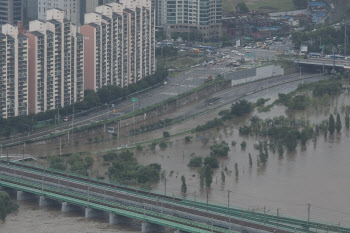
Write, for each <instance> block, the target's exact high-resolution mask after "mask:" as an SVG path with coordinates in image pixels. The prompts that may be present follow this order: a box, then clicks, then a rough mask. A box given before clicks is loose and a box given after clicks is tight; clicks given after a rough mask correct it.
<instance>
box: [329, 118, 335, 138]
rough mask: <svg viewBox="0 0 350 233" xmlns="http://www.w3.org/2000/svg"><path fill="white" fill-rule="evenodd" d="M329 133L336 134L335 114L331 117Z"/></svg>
mask: <svg viewBox="0 0 350 233" xmlns="http://www.w3.org/2000/svg"><path fill="white" fill-rule="evenodd" d="M328 131H329V133H330V134H334V131H335V122H334V116H333V114H331V115H330V116H329V120H328Z"/></svg>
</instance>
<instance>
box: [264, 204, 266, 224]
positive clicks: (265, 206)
mask: <svg viewBox="0 0 350 233" xmlns="http://www.w3.org/2000/svg"><path fill="white" fill-rule="evenodd" d="M265 224H266V206H264V225H265Z"/></svg>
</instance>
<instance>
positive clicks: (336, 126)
mask: <svg viewBox="0 0 350 233" xmlns="http://www.w3.org/2000/svg"><path fill="white" fill-rule="evenodd" d="M335 128H336V130H337V132H338V133H340V130H341V128H342V125H341V120H340V115H339V113H338V114H337V121H336V122H335Z"/></svg>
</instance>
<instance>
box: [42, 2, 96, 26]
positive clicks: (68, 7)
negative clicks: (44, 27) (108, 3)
mask: <svg viewBox="0 0 350 233" xmlns="http://www.w3.org/2000/svg"><path fill="white" fill-rule="evenodd" d="M96 1H98V0H96ZM80 5H81V0H38V19H40V20H46V12H47V11H48V10H49V9H53V8H56V9H61V10H63V11H64V13H65V17H66V18H67V19H68V20H70V21H72V23H74V24H78V25H79V24H80Z"/></svg>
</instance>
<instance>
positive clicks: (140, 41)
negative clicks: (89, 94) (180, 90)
mask: <svg viewBox="0 0 350 233" xmlns="http://www.w3.org/2000/svg"><path fill="white" fill-rule="evenodd" d="M80 32H81V34H83V35H84V37H85V39H84V41H85V43H84V53H85V59H84V61H85V80H84V83H85V89H90V90H95V91H96V90H98V89H100V88H102V87H103V86H106V85H116V86H120V87H126V86H128V85H129V84H132V83H136V82H138V81H140V80H141V79H143V78H145V77H147V76H149V75H151V74H153V73H154V71H155V17H154V14H153V11H152V9H151V0H120V1H119V3H115V2H113V3H108V4H106V5H103V6H98V7H97V8H96V10H95V11H94V12H91V13H88V14H85V25H82V26H81V27H80Z"/></svg>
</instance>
